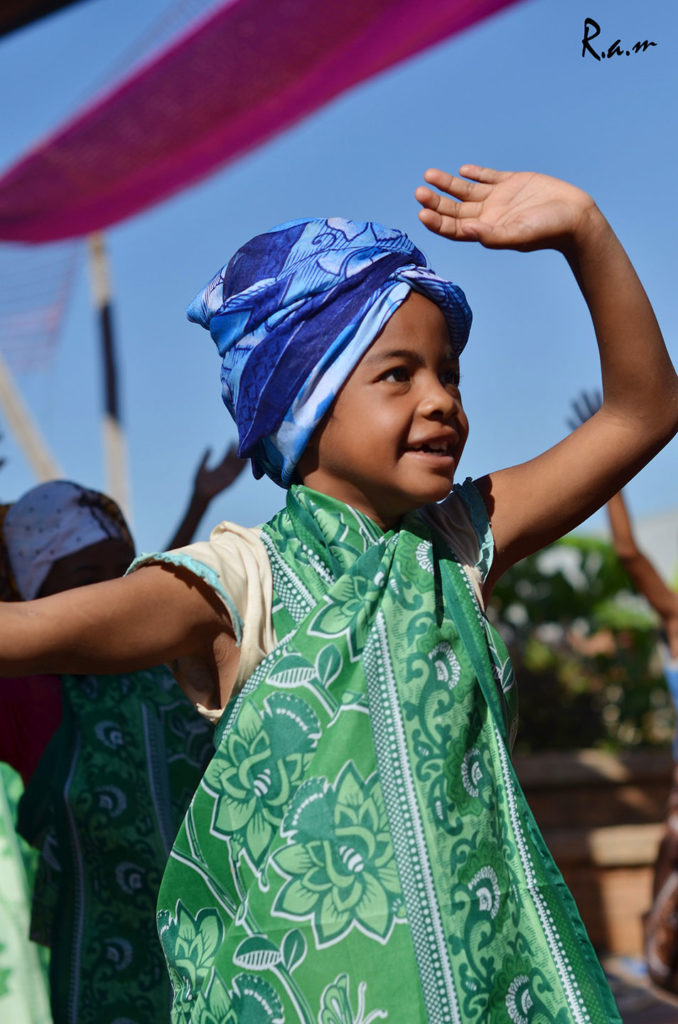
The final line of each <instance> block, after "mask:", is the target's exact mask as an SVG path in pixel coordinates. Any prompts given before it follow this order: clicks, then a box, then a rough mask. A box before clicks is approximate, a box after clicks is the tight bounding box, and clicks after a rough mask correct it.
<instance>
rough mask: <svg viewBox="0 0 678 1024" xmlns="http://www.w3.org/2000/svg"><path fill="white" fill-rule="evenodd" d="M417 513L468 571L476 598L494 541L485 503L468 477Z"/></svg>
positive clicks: (492, 553) (488, 567) (485, 574)
mask: <svg viewBox="0 0 678 1024" xmlns="http://www.w3.org/2000/svg"><path fill="white" fill-rule="evenodd" d="M421 514H422V515H423V516H424V518H425V519H426V520H427V522H429V523H430V524H431V525H432V526H433V527H434V528H435V530H436V532H437V533H438V534H439V535H440V536H441V537H442V539H443V541H444V542H445V544H446V545H447V547H449V548H450V550H451V551H452V553H453V554H454V556H455V558H456V559H457V560H458V561H459V562H460V564H461V565H462V566H463V567H464V568H465V569H466V570H467V571H468V572H469V574H470V576H471V579H472V582H473V585H474V589H475V591H476V595H477V596H478V597H479V599H480V591H481V588H482V585H483V583H484V582H485V580H486V579H487V574H488V573H489V571H490V566H491V565H492V558H493V556H494V539H493V537H492V530H491V527H490V520H489V516H488V514H487V509H486V507H485V502H484V501H483V499H482V496H481V494H480V492H479V490H478V488H477V487H476V485H475V483H474V482H473V480H471V478H470V477H469V478H467V479H466V480H465V481H464V482H463V483H462V484H455V485H454V487H453V488H452V490H451V491H450V493H449V495H448V496H447V498H445V499H444V501H441V502H439V503H438V504H431V505H426V506H425V507H424V508H423V509H421ZM481 604H482V601H481Z"/></svg>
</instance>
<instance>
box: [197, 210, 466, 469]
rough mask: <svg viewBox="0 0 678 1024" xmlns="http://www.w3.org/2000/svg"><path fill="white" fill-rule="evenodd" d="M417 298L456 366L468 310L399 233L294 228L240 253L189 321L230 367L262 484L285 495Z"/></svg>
mask: <svg viewBox="0 0 678 1024" xmlns="http://www.w3.org/2000/svg"><path fill="white" fill-rule="evenodd" d="M411 290H414V291H417V292H421V294H422V295H425V296H426V297H427V298H429V299H431V300H432V301H433V302H435V303H436V305H437V306H439V307H440V309H441V310H442V312H443V315H444V316H445V319H446V321H447V325H448V327H449V331H450V338H451V341H452V345H453V348H454V351H455V354H458V353H460V352H461V350H462V349H463V347H464V345H465V344H466V341H467V339H468V333H469V330H470V327H471V310H470V309H469V306H468V304H467V302H466V297H465V296H464V293H463V291H462V290H461V288H459V287H458V286H457V285H455V284H452V282H451V281H444V280H443V279H442V278H440V277H437V275H436V274H434V272H433V271H432V270H431V269H430V267H428V266H427V264H426V259H425V257H424V256H423V255H422V253H421V252H420V251H419V249H417V248H416V246H415V245H413V243H412V242H411V241H410V239H409V238H408V237H407V235H405V234H404V233H403V232H402V231H398V230H396V229H394V228H386V227H383V226H382V225H381V224H376V223H373V222H367V223H360V222H356V221H350V220H343V219H341V218H338V217H333V218H331V219H330V220H316V219H310V220H293V221H288V222H287V223H286V224H281V225H279V226H278V227H275V228H273V229H272V230H271V231H268V232H266V233H265V234H262V235H257V236H256V237H255V238H252V239H251V240H250V241H249V242H247V243H246V244H245V245H243V247H242V248H241V249H238V251H237V252H236V253H235V255H234V256H233V258H232V259H231V260H230V262H229V263H228V264H226V266H224V267H222V268H221V270H220V271H219V272H218V274H216V276H215V277H214V278H213V279H212V280H211V281H210V283H209V284H208V285H207V287H206V288H205V289H204V290H203V291H201V292H200V293H199V294H198V295H197V296H196V297H195V299H194V300H193V302H192V303H191V304H190V306H189V307H188V309H187V311H186V312H187V316H188V318H189V320H192V321H194V322H195V323H199V324H202V326H203V327H206V328H209V331H210V334H211V335H212V338H213V339H214V341H215V342H216V345H217V348H218V350H219V354H220V356H221V357H222V364H221V383H222V396H223V400H224V403H225V405H226V407H227V408H228V410H229V412H230V413H231V415H232V416H233V419H234V420H235V422H236V425H237V428H238V435H239V438H240V446H239V454H240V456H241V457H243V458H251V459H252V464H253V469H254V475H255V476H261V475H262V474H263V473H266V474H267V475H268V476H270V477H271V479H272V480H275V482H276V483H278V484H280V485H281V486H282V487H289V485H290V483H291V482H292V477H293V474H294V469H295V466H296V464H297V462H298V461H299V458H300V456H301V454H302V452H303V451H304V448H305V447H306V445H307V444H308V441H309V439H310V437H311V435H312V434H313V431H314V430H315V428H316V427H317V426H318V424H319V423H320V422H321V420H322V418H323V416H324V415H325V413H326V412H327V410H328V409H329V408H330V406H331V405H332V402H333V401H334V399H335V398H336V396H337V394H338V393H339V391H340V389H341V387H342V385H343V384H344V383H345V381H346V380H347V378H348V377H349V375H350V374H351V372H352V370H353V369H354V368H355V366H356V365H357V363H358V362H359V360H360V359H361V358H362V356H363V354H364V353H365V352H366V351H367V349H368V348H369V347H370V345H371V344H372V342H373V341H374V340H375V338H376V337H377V335H378V333H379V331H380V330H381V329H382V327H383V326H384V324H386V322H387V321H388V320H389V318H390V317H391V316H392V315H393V313H394V312H395V311H396V309H397V308H398V306H400V305H401V304H402V303H403V302H404V300H405V299H406V298H407V296H408V295H409V293H410V291H411Z"/></svg>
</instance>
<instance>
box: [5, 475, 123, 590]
mask: <svg viewBox="0 0 678 1024" xmlns="http://www.w3.org/2000/svg"><path fill="white" fill-rule="evenodd" d="M3 536H4V543H5V546H6V550H7V557H8V561H9V565H10V568H11V570H12V573H13V575H14V580H15V583H16V587H17V590H18V591H19V594H20V595H21V597H22V598H23V600H24V601H30V600H32V599H33V598H34V597H36V596H37V595H38V594H39V593H40V588H41V587H42V585H43V583H44V582H45V580H46V578H47V576H48V574H49V571H50V569H51V568H52V566H53V565H54V563H55V562H57V561H58V560H59V559H60V558H65V557H66V555H72V554H73V553H74V552H76V551H80V550H82V549H83V548H87V547H89V546H90V545H91V544H97V543H98V542H99V541H102V540H124V541H126V542H128V543H129V545H130V548H132V549H133V546H134V545H133V542H132V537H131V535H130V532H129V529H128V527H127V523H126V522H125V518H124V516H123V514H122V512H121V511H120V509H119V508H118V506H117V505H116V503H115V502H114V501H113V499H112V498H109V497H108V496H107V495H105V494H101V493H100V492H99V491H91V490H89V489H88V488H86V487H81V486H80V484H76V483H73V482H72V481H70V480H50V481H49V482H48V483H45V484H39V485H38V486H37V487H33V488H32V489H31V490H30V491H27V492H26V494H24V495H23V496H22V497H21V498H19V500H18V501H16V502H15V503H14V504H13V505H12V506H11V508H10V509H9V510H8V512H7V515H6V516H5V520H4V523H3Z"/></svg>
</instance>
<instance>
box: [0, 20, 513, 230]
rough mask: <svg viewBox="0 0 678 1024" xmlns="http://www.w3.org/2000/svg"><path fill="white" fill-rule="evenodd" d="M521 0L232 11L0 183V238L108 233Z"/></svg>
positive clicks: (94, 107) (194, 32) (200, 28)
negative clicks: (350, 90) (337, 98)
mask: <svg viewBox="0 0 678 1024" xmlns="http://www.w3.org/2000/svg"><path fill="white" fill-rule="evenodd" d="M515 2H516V0H425V2H424V3H422V2H421V0H337V2H334V3H327V4H326V3H322V2H321V0H234V2H230V3H227V4H225V5H223V6H221V7H219V8H218V9H217V10H216V11H215V12H214V13H213V14H212V15H211V16H209V17H208V18H207V19H206V20H204V21H202V22H200V23H199V24H198V25H197V26H194V27H193V28H192V29H190V30H189V31H188V32H187V33H185V34H184V35H183V36H182V37H181V38H180V39H179V40H178V41H176V42H175V43H174V44H173V45H171V46H170V47H169V48H168V49H166V50H165V51H164V52H162V53H161V54H160V55H159V56H156V57H155V58H154V59H153V60H151V61H150V62H149V63H148V64H146V65H145V66H142V67H141V68H140V69H139V70H138V71H136V72H135V73H134V74H133V75H131V76H130V77H129V78H128V79H127V80H125V81H123V82H122V83H121V84H119V85H118V86H117V87H115V88H114V89H113V90H112V91H110V92H108V93H106V94H104V95H103V96H101V97H100V98H98V99H97V100H96V101H95V102H94V103H92V104H91V105H90V106H88V107H87V108H86V109H85V110H84V111H82V113H80V114H79V115H77V116H76V117H75V118H74V119H73V120H72V121H70V122H69V123H67V124H66V125H65V126H64V127H62V128H61V129H59V130H58V131H57V132H55V134H54V135H53V136H52V137H51V138H48V139H47V140H46V141H45V142H43V143H42V144H41V145H39V146H38V147H37V148H36V149H34V150H33V151H32V152H30V153H29V154H28V155H27V156H25V157H24V158H23V159H22V160H20V161H19V162H18V163H17V164H15V165H14V167H12V168H11V169H10V170H9V171H8V172H7V173H6V174H5V175H4V177H2V178H0V239H1V240H5V241H19V242H48V241H54V240H57V239H63V238H70V237H74V236H79V235H83V234H88V233H89V232H92V231H95V230H99V229H101V228H105V227H107V226H109V225H110V224H114V223H116V222H117V221H120V220H123V219H124V218H126V217H129V216H131V215H132V214H135V213H139V212H140V211H141V210H144V209H145V208H147V207H149V206H151V205H152V204H154V203H158V202H160V200H162V199H166V198H168V197H169V196H171V195H173V194H174V193H176V192H178V191H179V190H180V189H183V188H185V187H186V186H188V185H192V184H195V183H196V182H198V181H200V180H201V179H202V178H204V177H205V176H206V175H208V174H209V173H210V172H213V171H215V170H216V169H217V168H219V167H221V166H222V165H223V164H225V163H226V162H227V161H229V160H232V159H234V158H235V157H238V156H240V155H242V154H243V153H245V152H246V151H247V150H249V149H251V148H252V147H254V146H256V145H258V144H260V143H262V142H264V141H265V140H266V139H269V138H270V137H271V136H272V135H274V134H275V133H277V132H280V131H282V130H283V129H284V128H287V127H289V126H290V125H291V124H293V123H295V122H296V121H298V120H299V119H300V118H302V117H304V116H306V115H307V114H309V113H311V112H312V111H313V110H316V109H317V108H318V107H320V106H321V105H322V104H323V103H326V102H327V101H328V100H330V99H332V98H333V97H334V96H337V95H338V94H339V93H341V92H342V91H343V90H345V89H348V88H350V87H351V86H353V85H355V84H356V83H358V82H361V81H363V80H364V79H366V78H368V77H370V76H371V75H374V74H376V73H378V72H380V71H383V70H384V69H386V68H388V67H391V66H392V65H393V64H396V63H398V62H399V61H402V60H404V59H406V58H407V57H411V56H412V55H413V54H416V53H418V52H419V51H421V50H423V49H425V48H426V47H428V46H431V45H432V44H434V43H437V42H439V41H440V40H442V39H444V38H445V37H447V36H449V35H452V34H454V33H456V32H460V31H461V30H463V29H465V28H467V27H468V26H470V25H472V24H473V23H474V22H477V21H479V20H480V19H482V18H485V17H487V16H488V15H490V14H492V13H494V12H495V11H497V10H499V9H500V8H503V7H507V6H509V5H510V4H512V3H515Z"/></svg>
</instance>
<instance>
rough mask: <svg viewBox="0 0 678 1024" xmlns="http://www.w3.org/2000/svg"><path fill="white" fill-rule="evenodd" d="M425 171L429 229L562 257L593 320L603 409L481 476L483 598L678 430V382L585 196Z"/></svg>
mask: <svg viewBox="0 0 678 1024" xmlns="http://www.w3.org/2000/svg"><path fill="white" fill-rule="evenodd" d="M460 174H462V175H463V176H464V177H461V178H460V177H453V176H451V175H449V174H445V173H444V172H442V171H438V170H430V171H427V172H426V175H425V177H426V180H427V182H428V183H429V184H430V185H433V186H435V187H436V188H437V189H438V190H439V192H433V191H432V190H431V189H430V188H426V187H420V188H418V189H417V191H416V193H415V195H416V198H417V199H418V201H419V202H420V203H421V204H422V206H423V207H424V209H423V210H421V211H420V213H419V216H420V219H421V220H422V222H423V223H424V224H425V225H426V227H428V228H429V229H430V230H431V231H434V232H436V233H437V234H440V235H442V236H443V237H445V238H450V239H455V240H458V241H478V242H480V243H481V244H482V245H484V246H486V247H487V248H496V249H501V248H508V249H518V250H521V251H524V252H528V251H531V250H536V249H545V248H552V249H556V250H558V251H560V252H561V253H562V254H563V255H564V256H565V258H566V259H567V261H568V263H569V265H570V268H571V270H572V272H573V274H574V276H575V278H576V280H577V282H578V284H579V287H580V288H581V291H582V294H583V296H584V299H585V300H586V303H587V305H588V308H589V311H590V313H591V318H592V320H593V325H594V329H595V334H596V339H597V342H598V348H599V354H600V363H601V374H602V384H603V402H602V405H601V407H600V410H599V411H598V412H596V413H595V415H593V416H592V417H591V419H589V420H587V421H586V422H585V423H583V424H582V425H581V426H580V427H578V428H577V429H576V430H575V431H574V432H573V433H572V434H570V435H569V436H568V437H566V438H565V439H564V440H563V441H561V442H560V443H559V444H557V445H555V447H553V448H551V449H549V450H548V451H546V452H544V453H543V454H541V455H538V456H537V457H536V458H534V459H532V460H531V461H530V462H527V463H523V464H522V465H518V466H514V467H512V468H510V469H504V470H500V471H498V472H494V473H491V474H489V475H488V476H486V477H483V478H482V479H481V480H480V481H478V485H479V487H480V489H481V491H482V493H483V496H484V498H485V501H486V504H487V507H488V511H489V514H490V518H491V521H492V530H493V533H494V538H495V552H496V554H495V562H494V565H493V567H492V571H491V573H490V577H489V579H488V586H487V591H488V593H489V592H491V588H492V586H493V584H494V583H495V582H496V580H497V579H498V578H499V576H500V575H501V574H502V573H503V572H504V571H505V570H506V569H507V568H508V567H509V566H510V565H512V564H513V563H514V562H516V561H518V560H519V559H520V558H523V557H524V556H525V555H528V554H530V553H531V552H533V551H536V550H538V549H539V548H541V547H543V546H544V545H545V544H548V543H550V542H551V541H553V540H555V539H556V538H557V537H560V536H562V535H563V534H564V533H567V532H568V531H569V530H571V529H573V528H574V527H575V526H577V525H578V524H579V523H581V522H582V521H583V520H584V519H586V518H587V517H588V516H589V515H591V514H592V513H593V512H594V511H595V510H596V509H597V508H600V507H601V505H603V504H604V503H605V502H606V501H607V500H608V499H609V498H610V497H611V496H612V495H613V494H614V493H616V492H617V491H618V490H620V488H621V487H622V486H623V485H624V484H625V483H626V481H627V480H629V479H630V478H631V477H632V476H633V475H634V474H635V473H637V472H638V470H639V469H641V468H642V466H644V465H645V464H646V463H647V462H648V461H649V460H650V459H651V458H652V457H653V456H654V455H655V454H656V453H657V452H658V451H659V450H660V449H661V448H662V447H663V446H664V445H665V444H666V443H667V441H669V440H670V439H671V438H672V437H673V435H674V434H675V433H676V430H678V378H677V377H676V374H675V371H674V369H673V366H672V364H671V360H670V359H669V356H668V353H667V351H666V347H665V345H664V341H663V339H662V336H661V332H660V330H659V327H658V325H657V321H656V319H655V316H654V313H653V311H652V307H651V306H650V303H649V301H648V298H647V296H646V294H645V292H644V290H643V287H642V285H641V283H640V281H639V280H638V277H637V276H636V273H635V271H634V269H633V267H632V265H631V263H630V261H629V259H628V257H627V255H626V253H625V252H624V249H623V248H622V246H621V244H620V243H619V241H618V239H617V238H616V236H615V234H614V232H613V231H612V228H611V227H610V225H609V224H608V222H607V221H606V220H605V218H604V217H603V215H602V213H601V212H600V210H599V209H598V207H597V206H596V204H595V203H594V201H593V200H592V199H591V197H590V196H588V195H587V194H586V193H585V192H582V191H581V190H580V189H578V188H575V187H574V186H573V185H570V184H568V183H566V182H563V181H559V180H558V179H556V178H551V177H548V176H546V175H542V174H532V173H522V172H521V173H514V172H504V171H494V170H491V169H488V168H482V167H477V166H475V165H471V164H465V165H464V166H462V167H461V168H460Z"/></svg>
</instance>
